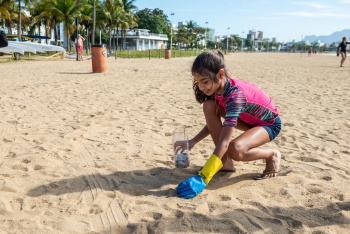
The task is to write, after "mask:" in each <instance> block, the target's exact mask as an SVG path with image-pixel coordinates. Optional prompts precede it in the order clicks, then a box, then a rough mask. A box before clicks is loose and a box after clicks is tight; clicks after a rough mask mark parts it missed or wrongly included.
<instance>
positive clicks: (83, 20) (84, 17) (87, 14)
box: [79, 0, 93, 54]
mask: <svg viewBox="0 0 350 234" xmlns="http://www.w3.org/2000/svg"><path fill="white" fill-rule="evenodd" d="M83 3H84V7H83V9H82V10H81V11H80V19H79V22H80V24H81V25H83V26H84V29H85V30H86V37H85V40H86V45H87V46H86V53H87V54H88V53H89V43H90V37H89V30H90V29H91V28H92V24H91V23H93V22H92V21H93V18H92V17H93V16H92V15H93V7H92V4H91V0H84V1H83Z"/></svg>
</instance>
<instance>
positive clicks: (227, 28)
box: [226, 27, 230, 52]
mask: <svg viewBox="0 0 350 234" xmlns="http://www.w3.org/2000/svg"><path fill="white" fill-rule="evenodd" d="M229 30H230V27H228V28H227V37H226V52H228V35H229Z"/></svg>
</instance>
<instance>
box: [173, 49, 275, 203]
mask: <svg viewBox="0 0 350 234" xmlns="http://www.w3.org/2000/svg"><path fill="white" fill-rule="evenodd" d="M192 75H193V77H194V81H193V89H194V93H195V96H196V100H197V101H198V102H199V103H201V104H203V112H204V116H205V120H206V125H205V126H204V128H203V129H202V130H201V131H200V132H199V133H198V134H197V135H196V136H195V137H194V138H193V139H191V140H189V142H188V145H189V148H190V149H191V148H192V147H193V146H194V145H195V144H197V143H198V142H199V141H201V140H202V139H204V138H205V137H206V136H208V135H209V134H210V135H211V137H212V139H213V141H214V144H215V146H216V148H215V150H214V152H213V154H212V155H211V157H210V158H209V159H208V161H207V162H206V164H205V165H204V167H202V169H201V170H200V171H199V173H198V175H197V176H193V177H190V178H188V179H186V180H185V181H183V182H181V183H180V184H179V185H178V187H177V194H178V196H179V197H183V198H193V197H195V196H197V195H198V194H199V193H200V192H201V191H203V189H204V188H205V187H206V186H207V185H208V183H209V181H210V180H211V179H212V178H213V176H214V175H215V174H216V173H217V172H218V171H219V170H220V169H221V170H222V171H227V170H231V171H232V170H234V164H233V161H232V160H235V161H253V160H258V159H265V161H266V167H265V170H264V171H263V173H262V174H260V175H258V176H256V177H254V179H258V180H260V179H266V178H271V177H274V176H277V174H278V171H279V167H280V161H281V153H280V152H279V151H278V150H276V149H266V148H260V146H262V145H263V144H265V143H267V142H269V141H272V140H273V139H275V137H276V136H277V135H278V134H279V132H280V130H281V119H280V117H279V116H278V115H279V110H278V109H277V107H276V106H275V105H274V104H273V102H272V100H271V98H270V97H269V96H268V95H267V94H266V93H265V92H263V91H262V90H261V89H260V88H259V87H257V86H255V85H253V84H250V83H248V82H245V81H241V80H237V79H234V78H229V76H228V74H227V71H226V68H225V63H224V56H223V55H222V53H220V52H214V51H208V52H203V53H202V54H200V55H199V56H198V57H197V58H196V59H195V61H194V62H193V65H192ZM221 118H224V122H223V123H222V122H221ZM236 128H237V129H239V130H242V131H244V132H243V133H242V134H241V135H240V136H238V137H236V138H235V139H231V137H232V136H233V134H234V131H235V129H236Z"/></svg>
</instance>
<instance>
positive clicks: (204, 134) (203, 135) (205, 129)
mask: <svg viewBox="0 0 350 234" xmlns="http://www.w3.org/2000/svg"><path fill="white" fill-rule="evenodd" d="M208 135H209V129H208V127H207V125H205V126H204V127H203V129H202V130H201V131H200V132H199V133H197V135H196V136H195V137H193V138H192V139H191V140H189V142H188V144H189V149H191V148H192V147H193V146H194V145H195V144H197V143H198V142H200V141H201V140H203V139H204V138H206V137H207V136H208Z"/></svg>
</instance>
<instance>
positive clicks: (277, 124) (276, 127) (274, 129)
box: [262, 117, 282, 141]
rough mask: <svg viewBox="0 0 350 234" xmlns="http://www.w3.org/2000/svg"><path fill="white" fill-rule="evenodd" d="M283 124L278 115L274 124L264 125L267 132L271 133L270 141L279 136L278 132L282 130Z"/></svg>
mask: <svg viewBox="0 0 350 234" xmlns="http://www.w3.org/2000/svg"><path fill="white" fill-rule="evenodd" d="M281 124H282V121H281V118H280V117H277V118H276V119H275V123H274V124H273V125H271V126H262V127H263V128H264V129H265V130H266V131H267V133H268V134H269V136H270V141H272V140H273V139H275V138H276V137H277V135H278V133H280V131H281Z"/></svg>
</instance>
